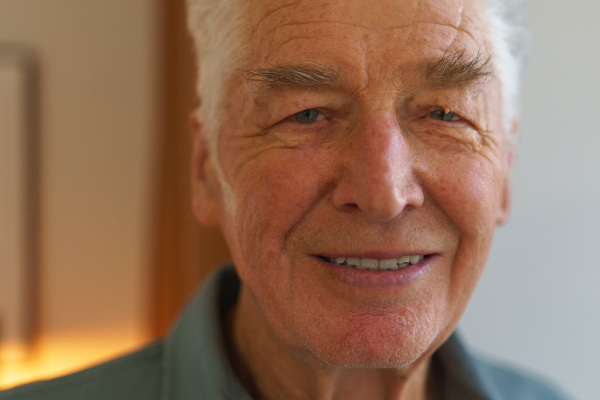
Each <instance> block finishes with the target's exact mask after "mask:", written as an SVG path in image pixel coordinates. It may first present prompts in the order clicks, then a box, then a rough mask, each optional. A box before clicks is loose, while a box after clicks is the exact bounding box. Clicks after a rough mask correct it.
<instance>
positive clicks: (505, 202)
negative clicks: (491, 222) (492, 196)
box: [496, 118, 520, 225]
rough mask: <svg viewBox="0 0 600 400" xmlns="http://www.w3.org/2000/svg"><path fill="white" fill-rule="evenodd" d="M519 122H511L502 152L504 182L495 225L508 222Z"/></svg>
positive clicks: (516, 120)
mask: <svg viewBox="0 0 600 400" xmlns="http://www.w3.org/2000/svg"><path fill="white" fill-rule="evenodd" d="M519 127H520V122H519V120H518V119H517V118H515V119H513V120H512V122H511V131H510V132H509V133H508V134H509V135H510V138H509V139H507V140H506V143H505V150H504V182H503V187H502V198H501V199H500V205H499V207H498V215H497V216H496V223H497V224H499V225H501V224H504V223H506V221H508V218H509V216H510V206H511V198H512V180H511V176H512V169H513V165H514V162H515V139H516V137H517V132H518V131H519Z"/></svg>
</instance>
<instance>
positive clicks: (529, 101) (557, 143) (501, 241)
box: [461, 0, 600, 400]
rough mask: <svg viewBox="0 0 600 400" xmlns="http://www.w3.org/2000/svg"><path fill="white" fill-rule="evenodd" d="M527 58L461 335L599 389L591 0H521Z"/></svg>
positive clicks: (582, 392)
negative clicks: (509, 201)
mask: <svg viewBox="0 0 600 400" xmlns="http://www.w3.org/2000/svg"><path fill="white" fill-rule="evenodd" d="M527 4H528V6H529V14H530V25H531V28H532V45H533V48H532V57H531V62H530V65H529V70H528V74H527V77H526V82H525V87H524V93H523V101H522V115H523V118H522V122H523V125H522V132H521V138H520V141H519V153H518V159H517V165H516V170H515V175H514V198H513V208H512V210H513V212H512V217H511V221H510V222H509V223H508V225H507V226H505V227H502V228H501V229H500V230H499V231H498V232H497V236H496V239H495V243H494V247H493V250H492V254H491V256H490V260H489V262H488V265H487V270H486V271H485V273H484V276H483V278H482V281H481V283H480V285H479V287H478V289H477V291H476V294H475V296H474V298H473V299H472V301H471V304H470V306H469V309H468V310H467V313H466V315H465V317H464V318H463V321H462V323H461V325H462V330H463V333H464V334H465V335H466V337H467V339H468V341H469V342H470V343H471V344H473V345H475V346H476V347H478V348H480V349H483V350H484V351H485V352H487V353H488V354H493V355H495V356H498V357H499V358H501V359H505V360H511V361H512V362H515V363H517V364H518V365H521V366H524V367H528V368H531V369H533V370H535V371H538V372H541V373H542V374H543V375H545V376H546V377H549V378H551V379H553V380H555V381H556V382H557V383H558V384H559V385H560V386H562V387H563V388H564V389H565V390H566V391H567V392H569V393H570V394H571V395H572V396H573V397H574V398H576V399H584V400H592V399H598V398H600V397H599V396H600V395H599V393H600V391H599V390H598V382H597V379H598V373H600V340H599V337H600V290H599V285H600V263H599V260H600V124H599V123H598V122H597V116H598V109H599V107H600V100H599V94H600V43H599V40H600V24H599V20H598V16H600V3H599V2H597V1H594V0H587V1H574V2H565V1H563V0H527Z"/></svg>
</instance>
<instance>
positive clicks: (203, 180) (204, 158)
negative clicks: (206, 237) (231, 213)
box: [190, 112, 219, 226]
mask: <svg viewBox="0 0 600 400" xmlns="http://www.w3.org/2000/svg"><path fill="white" fill-rule="evenodd" d="M190 130H191V134H192V160H191V185H192V210H193V212H194V215H195V216H196V219H197V220H198V221H199V222H201V223H202V224H204V225H206V226H214V225H218V223H219V214H218V182H217V180H216V177H215V171H214V165H212V164H213V157H211V154H210V148H209V146H208V142H207V138H206V134H205V132H204V130H203V124H202V120H201V119H200V117H199V116H198V113H197V112H194V113H192V115H191V116H190Z"/></svg>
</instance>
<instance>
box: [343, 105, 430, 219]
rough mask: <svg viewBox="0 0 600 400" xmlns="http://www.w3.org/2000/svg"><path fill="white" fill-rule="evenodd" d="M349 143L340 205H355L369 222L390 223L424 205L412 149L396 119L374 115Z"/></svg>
mask: <svg viewBox="0 0 600 400" xmlns="http://www.w3.org/2000/svg"><path fill="white" fill-rule="evenodd" d="M348 140H349V141H350V143H349V149H350V150H349V152H348V154H347V155H346V158H345V160H346V165H345V170H346V176H345V178H344V180H343V181H342V182H340V183H339V185H338V187H337V188H336V193H334V197H335V198H334V201H336V202H337V205H339V206H341V205H344V206H345V207H348V206H349V205H352V206H353V208H357V209H359V210H360V211H361V212H363V213H364V214H365V215H366V216H367V217H368V218H369V219H373V220H386V219H390V218H393V217H395V216H397V215H398V214H400V213H401V212H402V210H404V209H405V207H407V206H409V205H412V206H418V205H420V204H421V203H422V201H423V194H422V193H421V189H420V187H419V185H418V184H417V183H416V181H415V177H414V174H413V162H412V161H411V155H410V148H409V146H408V142H407V141H406V137H405V136H404V134H403V132H402V130H401V128H400V126H399V124H398V123H397V121H396V119H395V117H394V116H392V115H389V114H385V113H382V112H371V113H370V114H369V115H368V117H366V118H365V119H364V120H363V122H362V123H361V124H360V125H358V126H357V127H356V128H355V129H354V131H353V132H352V134H351V135H350V136H349V137H348ZM336 195H337V196H336Z"/></svg>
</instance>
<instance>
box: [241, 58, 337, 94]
mask: <svg viewBox="0 0 600 400" xmlns="http://www.w3.org/2000/svg"><path fill="white" fill-rule="evenodd" d="M242 73H243V75H244V78H245V79H246V82H247V83H248V86H249V88H250V90H251V91H252V92H253V93H255V94H257V95H262V94H265V93H266V92H269V91H272V90H276V89H282V88H284V87H293V88H306V89H310V88H315V87H332V86H334V85H335V84H336V83H337V80H338V73H337V72H336V71H334V70H332V69H329V68H326V67H323V66H320V65H317V64H315V65H310V66H307V65H275V66H273V67H269V68H259V69H255V70H249V71H242Z"/></svg>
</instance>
